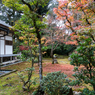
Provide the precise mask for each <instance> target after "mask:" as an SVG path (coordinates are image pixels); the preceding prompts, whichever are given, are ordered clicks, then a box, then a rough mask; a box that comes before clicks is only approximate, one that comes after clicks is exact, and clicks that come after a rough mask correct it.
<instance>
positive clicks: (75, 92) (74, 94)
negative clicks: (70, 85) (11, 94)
mask: <svg viewBox="0 0 95 95" xmlns="http://www.w3.org/2000/svg"><path fill="white" fill-rule="evenodd" d="M73 95H81V92H77V91H73Z"/></svg>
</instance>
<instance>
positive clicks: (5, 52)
mask: <svg viewBox="0 0 95 95" xmlns="http://www.w3.org/2000/svg"><path fill="white" fill-rule="evenodd" d="M10 28H11V26H10V25H8V24H6V23H5V22H3V21H1V20H0V63H3V62H7V61H9V60H13V56H17V55H18V54H13V31H12V30H10Z"/></svg>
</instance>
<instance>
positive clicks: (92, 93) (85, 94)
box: [80, 88, 95, 95]
mask: <svg viewBox="0 0 95 95" xmlns="http://www.w3.org/2000/svg"><path fill="white" fill-rule="evenodd" d="M80 95H95V91H90V90H89V89H87V88H85V89H84V90H83V92H82V94H80Z"/></svg>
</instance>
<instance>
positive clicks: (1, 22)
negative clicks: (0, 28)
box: [0, 20, 12, 27]
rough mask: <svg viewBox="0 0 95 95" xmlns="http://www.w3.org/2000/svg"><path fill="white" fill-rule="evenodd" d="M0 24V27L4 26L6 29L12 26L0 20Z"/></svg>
mask: <svg viewBox="0 0 95 95" xmlns="http://www.w3.org/2000/svg"><path fill="white" fill-rule="evenodd" d="M0 24H2V25H5V26H7V27H12V26H10V25H9V24H6V23H5V22H4V21H2V20H0Z"/></svg>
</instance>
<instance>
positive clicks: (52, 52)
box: [50, 44, 53, 58]
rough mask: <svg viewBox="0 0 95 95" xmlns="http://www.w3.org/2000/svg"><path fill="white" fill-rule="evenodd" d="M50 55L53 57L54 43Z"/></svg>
mask: <svg viewBox="0 0 95 95" xmlns="http://www.w3.org/2000/svg"><path fill="white" fill-rule="evenodd" d="M50 57H51V58H53V44H52V47H51V53H50Z"/></svg>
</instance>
